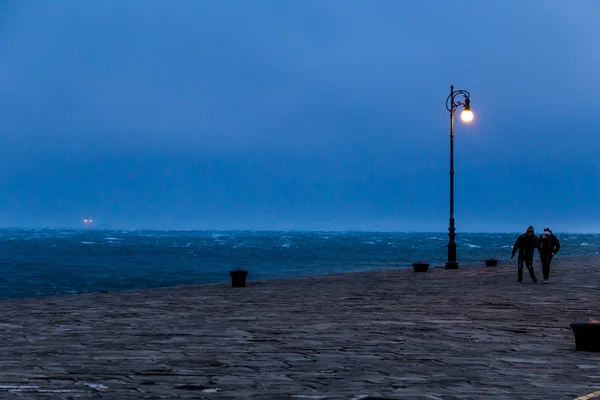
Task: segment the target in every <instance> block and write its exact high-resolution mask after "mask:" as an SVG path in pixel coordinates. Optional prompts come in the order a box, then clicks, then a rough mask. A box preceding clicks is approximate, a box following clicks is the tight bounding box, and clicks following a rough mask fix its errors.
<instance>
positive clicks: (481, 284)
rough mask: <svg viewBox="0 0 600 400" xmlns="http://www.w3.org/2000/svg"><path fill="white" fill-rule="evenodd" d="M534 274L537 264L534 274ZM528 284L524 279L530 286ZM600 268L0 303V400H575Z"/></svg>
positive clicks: (333, 278) (581, 385) (591, 379)
mask: <svg viewBox="0 0 600 400" xmlns="http://www.w3.org/2000/svg"><path fill="white" fill-rule="evenodd" d="M536 268H537V269H538V270H539V269H540V267H539V264H537V265H536ZM525 281H526V282H527V279H525ZM599 281H600V257H577V258H563V259H556V260H555V261H554V262H553V265H552V278H551V283H550V284H549V285H541V284H538V285H534V284H531V283H523V284H517V283H516V266H515V265H514V264H501V265H500V266H499V267H496V268H486V267H482V266H464V267H463V266H461V269H459V270H457V271H447V270H444V269H437V268H436V269H430V270H429V271H428V272H427V273H425V274H415V273H413V272H412V270H404V269H398V270H388V271H370V272H363V273H352V274H341V275H340V274H338V275H328V276H322V277H308V278H298V279H280V280H268V281H257V282H253V281H249V282H248V285H247V287H245V288H243V289H232V288H231V287H229V285H225V284H219V285H205V286H189V287H177V288H166V289H151V290H140V291H126V292H111V293H97V294H81V295H70V296H58V297H51V298H38V299H14V300H5V301H0V398H2V399H18V400H23V399H45V398H48V399H84V398H90V399H101V398H102V399H104V398H107V399H108V398H111V399H112V398H114V399H127V398H135V399H163V398H164V399H174V398H177V399H186V398H189V399H192V398H194V399H211V400H212V399H219V400H221V399H241V398H245V399H271V398H272V399H303V398H304V399H308V398H313V399H348V400H350V399H356V400H358V399H369V398H370V399H375V398H379V399H384V398H385V399H444V400H446V399H483V398H493V399H520V398H523V399H575V398H577V397H579V396H584V395H586V394H589V393H593V392H595V391H598V390H600V353H585V352H579V351H576V350H575V345H574V338H573V334H572V332H571V330H570V328H569V324H570V323H571V322H574V321H577V320H582V319H586V318H588V317H596V318H600V302H599V301H598V299H599V298H600V291H599V286H598V282H599Z"/></svg>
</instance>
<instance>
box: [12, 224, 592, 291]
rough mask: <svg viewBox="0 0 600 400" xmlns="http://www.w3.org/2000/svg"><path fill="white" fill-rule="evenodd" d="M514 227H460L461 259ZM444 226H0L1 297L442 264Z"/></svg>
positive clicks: (511, 236)
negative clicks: (436, 229)
mask: <svg viewBox="0 0 600 400" xmlns="http://www.w3.org/2000/svg"><path fill="white" fill-rule="evenodd" d="M517 235H518V234H517V233H458V234H457V238H456V240H457V244H458V261H459V263H461V264H463V265H464V264H473V263H483V260H485V259H486V258H490V257H494V258H497V259H499V260H508V259H509V258H510V253H511V248H512V245H513V243H514V240H515V239H516V236H517ZM557 236H558V237H559V239H560V241H561V246H562V247H561V251H560V254H559V255H560V256H563V257H565V256H578V255H592V254H599V252H600V234H564V235H557ZM447 243H448V237H447V234H445V233H402V232H398V233H387V232H386V233H382V232H286V231H283V232H265V231H231V232H230V231H149V230H128V231H122V230H86V229H76V230H56V229H3V230H0V268H1V271H0V298H2V299H8V298H21V297H38V296H55V295H64V294H74V293H85V292H98V291H116V290H131V289H142V288H157V287H169V286H179V285H198V284H207V283H218V282H227V281H229V279H230V277H229V271H230V270H232V269H237V268H243V269H247V270H248V271H249V274H248V280H258V279H269V278H288V277H300V276H310V275H324V274H331V273H343V272H356V271H367V270H377V269H394V268H410V267H411V264H412V263H413V262H415V261H426V262H428V263H430V264H431V265H432V266H441V265H444V262H445V259H446V255H447V248H446V245H447Z"/></svg>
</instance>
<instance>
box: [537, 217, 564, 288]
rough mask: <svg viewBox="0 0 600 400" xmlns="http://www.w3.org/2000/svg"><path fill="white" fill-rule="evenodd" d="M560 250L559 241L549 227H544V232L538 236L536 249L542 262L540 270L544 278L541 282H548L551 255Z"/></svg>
mask: <svg viewBox="0 0 600 400" xmlns="http://www.w3.org/2000/svg"><path fill="white" fill-rule="evenodd" d="M559 250H560V241H559V240H558V238H557V237H556V236H554V234H553V233H552V230H551V229H550V228H544V233H543V234H541V235H540V237H539V238H538V251H539V252H540V261H541V262H542V272H543V273H544V280H543V281H542V283H548V278H549V277H550V263H551V262H552V257H554V256H555V255H556V253H558V251H559Z"/></svg>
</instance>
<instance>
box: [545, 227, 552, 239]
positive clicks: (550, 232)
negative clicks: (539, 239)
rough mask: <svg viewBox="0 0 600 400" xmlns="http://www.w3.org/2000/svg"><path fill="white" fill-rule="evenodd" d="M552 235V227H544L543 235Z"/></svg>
mask: <svg viewBox="0 0 600 400" xmlns="http://www.w3.org/2000/svg"><path fill="white" fill-rule="evenodd" d="M550 236H552V229H550V228H544V237H546V238H547V237H550Z"/></svg>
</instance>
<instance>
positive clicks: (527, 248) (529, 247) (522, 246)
mask: <svg viewBox="0 0 600 400" xmlns="http://www.w3.org/2000/svg"><path fill="white" fill-rule="evenodd" d="M537 248H538V244H537V237H536V236H535V231H534V229H533V226H530V227H529V228H527V231H526V232H525V233H523V234H521V235H519V237H518V238H517V240H516V241H515V245H514V246H513V249H512V255H511V256H510V258H511V259H512V258H513V257H514V256H515V254H517V251H518V252H519V259H518V260H519V262H518V266H519V270H518V279H517V282H519V283H521V282H523V264H525V266H526V267H527V270H528V271H529V275H530V276H531V280H532V281H533V283H537V278H536V277H535V271H534V270H533V255H534V253H535V249H537Z"/></svg>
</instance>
